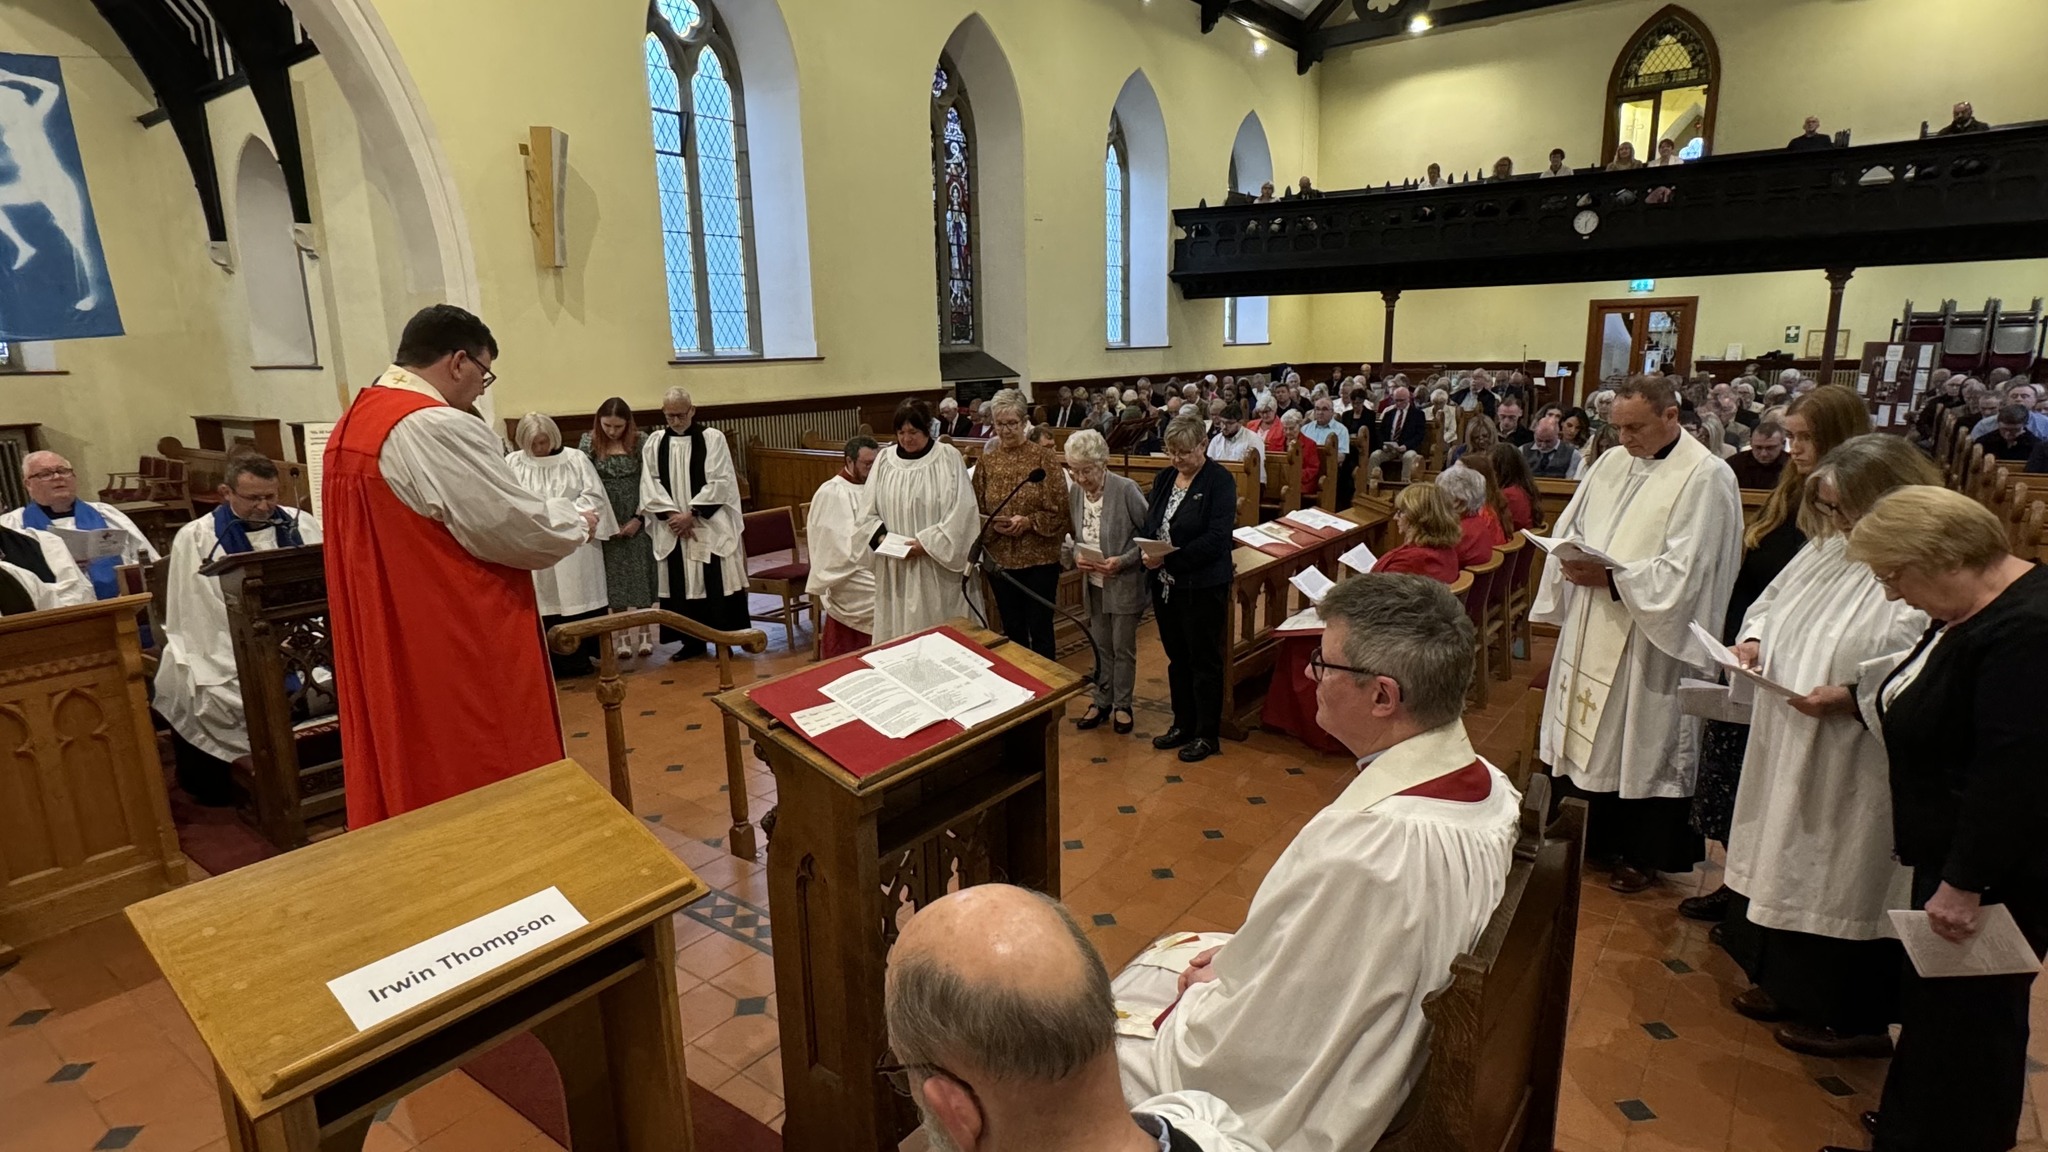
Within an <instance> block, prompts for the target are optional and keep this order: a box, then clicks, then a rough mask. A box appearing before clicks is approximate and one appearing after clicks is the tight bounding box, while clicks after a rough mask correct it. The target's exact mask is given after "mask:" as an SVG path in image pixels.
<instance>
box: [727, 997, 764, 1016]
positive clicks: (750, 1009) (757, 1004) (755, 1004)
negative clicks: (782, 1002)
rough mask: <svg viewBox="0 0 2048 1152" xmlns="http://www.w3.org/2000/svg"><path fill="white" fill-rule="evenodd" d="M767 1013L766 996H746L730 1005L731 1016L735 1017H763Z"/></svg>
mask: <svg viewBox="0 0 2048 1152" xmlns="http://www.w3.org/2000/svg"><path fill="white" fill-rule="evenodd" d="M767 1012H768V998H767V997H766V996H748V997H746V998H745V999H743V1000H735V1001H733V1004H732V1014H733V1015H735V1016H763V1015H766V1014H767Z"/></svg>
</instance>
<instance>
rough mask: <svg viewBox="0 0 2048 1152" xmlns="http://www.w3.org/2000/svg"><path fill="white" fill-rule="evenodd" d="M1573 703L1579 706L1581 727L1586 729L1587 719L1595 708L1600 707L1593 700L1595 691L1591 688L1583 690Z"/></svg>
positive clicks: (1574, 698) (1573, 699)
mask: <svg viewBox="0 0 2048 1152" xmlns="http://www.w3.org/2000/svg"><path fill="white" fill-rule="evenodd" d="M1572 702H1573V703H1575V704H1577V705H1578V706H1579V725H1580V727H1584V726H1585V723H1586V717H1587V716H1588V715H1589V714H1590V713H1591V712H1592V711H1593V709H1594V708H1596V707H1598V705H1597V704H1596V703H1595V702H1594V700H1593V690H1592V689H1591V688H1581V689H1580V690H1579V694H1578V695H1577V696H1575V697H1573V698H1572Z"/></svg>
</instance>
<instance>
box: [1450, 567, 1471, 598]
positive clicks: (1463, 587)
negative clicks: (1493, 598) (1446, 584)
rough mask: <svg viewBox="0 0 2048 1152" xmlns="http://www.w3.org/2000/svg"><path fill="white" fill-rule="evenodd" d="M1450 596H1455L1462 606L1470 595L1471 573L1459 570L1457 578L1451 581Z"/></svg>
mask: <svg viewBox="0 0 2048 1152" xmlns="http://www.w3.org/2000/svg"><path fill="white" fill-rule="evenodd" d="M1451 595H1453V596H1456V597H1457V598H1458V603H1460V604H1463V603H1464V602H1465V601H1466V599H1467V598H1468V597H1470V596H1471V595H1472V573H1471V572H1470V571H1468V570H1462V569H1461V570H1460V571H1459V572H1458V578H1457V579H1456V580H1453V581H1451Z"/></svg>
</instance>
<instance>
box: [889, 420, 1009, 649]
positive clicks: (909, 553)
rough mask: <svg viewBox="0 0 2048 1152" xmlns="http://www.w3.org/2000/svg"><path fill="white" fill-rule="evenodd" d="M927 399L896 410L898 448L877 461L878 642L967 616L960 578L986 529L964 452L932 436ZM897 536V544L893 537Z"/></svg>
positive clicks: (965, 596) (890, 446)
mask: <svg viewBox="0 0 2048 1152" xmlns="http://www.w3.org/2000/svg"><path fill="white" fill-rule="evenodd" d="M931 424H932V412H931V408H930V406H928V405H927V404H925V402H924V401H922V400H917V399H909V400H905V401H903V403H901V404H898V405H897V406H896V416H895V420H894V428H895V433H896V443H894V444H891V445H889V446H888V447H886V448H884V449H882V452H881V455H879V456H877V457H875V468H874V471H873V472H871V473H869V474H868V487H870V488H872V489H874V492H873V503H872V504H871V505H870V506H869V509H868V519H866V520H865V521H863V522H862V525H861V528H862V531H863V532H864V533H865V534H866V535H867V537H868V539H869V541H870V544H871V546H872V547H873V548H874V549H875V553H876V555H875V559H874V564H875V628H874V635H873V639H874V642H875V643H877V644H883V643H887V642H888V641H890V640H894V639H895V638H897V637H898V636H908V635H910V634H911V633H912V632H921V631H923V630H924V629H926V628H930V627H932V626H933V625H935V624H943V623H945V622H946V621H948V620H951V619H953V618H954V617H956V616H965V615H967V595H966V593H965V592H964V591H962V589H961V579H960V577H961V576H962V575H964V574H965V573H966V572H967V565H968V553H969V551H970V550H972V549H973V547H974V538H975V535H976V533H978V532H979V531H980V528H981V517H980V516H979V515H978V514H977V512H976V508H975V503H974V488H973V486H972V485H970V484H969V483H968V479H967V465H966V464H965V463H964V462H963V461H962V460H961V458H960V450H959V449H957V448H955V447H953V446H952V445H951V444H942V443H940V442H938V441H936V440H934V439H932V435H931ZM891 538H894V539H891Z"/></svg>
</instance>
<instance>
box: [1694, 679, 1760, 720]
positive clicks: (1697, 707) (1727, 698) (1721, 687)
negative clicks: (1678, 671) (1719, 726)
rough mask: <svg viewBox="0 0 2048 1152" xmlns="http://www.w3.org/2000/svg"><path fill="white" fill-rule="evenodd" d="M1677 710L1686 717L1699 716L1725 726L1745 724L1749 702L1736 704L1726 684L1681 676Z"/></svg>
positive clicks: (1748, 714)
mask: <svg viewBox="0 0 2048 1152" xmlns="http://www.w3.org/2000/svg"><path fill="white" fill-rule="evenodd" d="M1744 683H1747V681H1744ZM1678 710H1679V711H1680V712H1682V713H1684V714H1685V715H1687V716H1700V717H1704V718H1705V719H1708V720H1719V721H1721V722H1723V723H1726V724H1747V723H1749V716H1750V700H1748V699H1744V700H1742V701H1740V702H1737V701H1736V700H1735V697H1734V693H1733V692H1732V691H1731V690H1730V689H1729V687H1728V685H1726V684H1715V683H1713V682H1712V681H1709V680H1695V679H1693V678H1692V677H1690V676H1683V677H1680V678H1679V681H1678Z"/></svg>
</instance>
